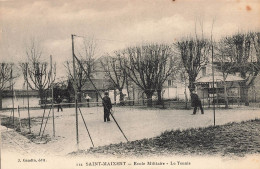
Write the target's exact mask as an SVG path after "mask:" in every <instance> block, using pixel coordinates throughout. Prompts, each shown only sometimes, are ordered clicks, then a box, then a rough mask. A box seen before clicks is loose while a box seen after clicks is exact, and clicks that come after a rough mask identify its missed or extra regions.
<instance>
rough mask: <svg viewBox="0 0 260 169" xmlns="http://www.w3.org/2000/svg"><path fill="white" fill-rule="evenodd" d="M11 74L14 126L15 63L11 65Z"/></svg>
mask: <svg viewBox="0 0 260 169" xmlns="http://www.w3.org/2000/svg"><path fill="white" fill-rule="evenodd" d="M10 74H11V75H10V76H11V89H12V106H13V109H12V112H13V128H14V85H13V65H11V72H10Z"/></svg>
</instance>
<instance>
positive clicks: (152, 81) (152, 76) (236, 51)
mask: <svg viewBox="0 0 260 169" xmlns="http://www.w3.org/2000/svg"><path fill="white" fill-rule="evenodd" d="M259 38H260V33H259V32H257V33H256V32H250V33H244V34H243V33H237V34H235V35H232V36H226V37H223V38H221V39H220V40H219V41H218V42H214V43H213V42H212V41H211V40H208V39H206V38H203V37H202V38H198V37H197V36H196V37H195V38H192V37H190V38H185V39H182V40H179V41H177V42H176V43H174V44H171V45H168V44H158V43H152V44H144V45H140V46H135V47H128V48H125V49H123V50H118V51H115V52H114V53H113V54H110V55H109V54H108V55H107V56H104V57H103V59H99V60H100V64H101V65H102V68H103V70H102V71H103V72H105V74H106V75H107V77H108V78H109V79H110V81H111V83H112V84H113V88H114V89H118V90H119V92H120V100H121V101H122V100H123V93H122V90H123V88H124V87H125V86H127V87H128V85H129V84H131V83H132V84H135V85H136V86H138V87H139V88H140V89H141V90H143V92H144V93H145V94H146V97H147V99H148V106H150V105H151V104H152V102H151V98H152V96H153V94H154V93H155V92H156V93H157V94H158V101H159V102H160V101H161V95H162V88H163V84H164V82H165V81H166V80H167V79H168V78H169V77H171V78H172V77H175V78H177V79H178V78H181V79H183V81H185V82H186V80H187V79H188V88H189V90H190V92H192V91H193V90H194V89H195V84H194V82H195V80H196V78H197V76H198V74H199V72H200V70H201V68H202V67H203V66H205V65H206V64H208V63H209V61H210V59H209V58H211V56H212V55H213V59H214V62H217V63H218V65H219V68H218V69H219V71H221V73H222V75H223V79H224V80H223V84H224V89H225V100H226V105H228V99H227V92H226V91H227V86H226V82H225V80H226V78H227V76H228V74H231V73H234V72H239V74H240V76H241V77H242V78H243V79H245V81H243V82H242V83H241V89H242V91H241V98H242V101H243V102H245V103H246V105H248V89H249V87H250V86H251V85H252V83H253V82H254V79H255V78H256V76H257V75H258V73H259V69H260V54H259V51H260V50H259V47H260V39H259ZM83 44H84V45H83V46H82V48H81V49H80V50H78V53H77V56H78V58H80V61H81V65H83V67H84V69H85V70H86V71H87V74H86V73H85V72H84V71H83V69H82V67H81V66H80V65H79V64H78V63H77V64H76V75H77V76H76V78H75V79H74V77H73V73H72V72H73V71H72V63H71V62H70V61H67V62H66V63H65V67H66V68H67V74H68V79H69V80H70V81H71V82H72V83H74V84H76V88H77V91H78V92H79V93H80V94H81V93H82V92H81V90H82V87H83V86H84V84H86V82H87V81H88V79H89V78H93V76H94V74H95V73H97V72H96V71H97V70H96V69H95V64H96V61H95V59H94V58H95V54H96V43H95V41H93V40H91V41H84V43H83ZM26 55H27V58H28V59H27V62H26V63H20V68H21V70H22V72H23V76H24V79H25V82H26V83H27V84H28V86H29V87H30V88H31V89H33V90H37V91H39V96H40V98H41V99H44V98H43V97H44V91H46V90H47V89H49V88H50V86H51V85H52V84H53V83H54V81H55V75H56V71H55V70H56V68H55V65H54V66H50V65H49V64H48V63H47V62H44V61H43V60H41V56H42V51H41V50H40V48H39V47H38V45H36V43H35V42H34V41H33V43H32V44H31V45H30V46H29V47H28V48H27V49H26ZM9 67H10V66H9ZM9 67H8V66H6V64H4V63H3V64H2V65H1V79H0V82H1V84H0V86H2V87H1V91H2V90H3V89H4V87H7V85H6V83H7V82H8V81H10V79H12V78H10V76H8V75H10V70H11V69H10V68H9ZM99 71H100V70H99ZM52 76H53V78H52ZM176 76H180V77H176ZM79 98H81V96H80V97H79Z"/></svg>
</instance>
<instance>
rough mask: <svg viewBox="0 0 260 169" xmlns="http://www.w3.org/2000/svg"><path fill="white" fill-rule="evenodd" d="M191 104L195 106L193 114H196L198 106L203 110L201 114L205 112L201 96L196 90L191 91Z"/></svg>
mask: <svg viewBox="0 0 260 169" xmlns="http://www.w3.org/2000/svg"><path fill="white" fill-rule="evenodd" d="M191 106H192V107H194V109H193V114H192V115H195V114H196V111H197V108H198V107H199V108H200V110H201V114H204V110H203V107H202V105H201V100H200V98H199V96H198V95H197V93H196V92H195V91H193V92H192V93H191Z"/></svg>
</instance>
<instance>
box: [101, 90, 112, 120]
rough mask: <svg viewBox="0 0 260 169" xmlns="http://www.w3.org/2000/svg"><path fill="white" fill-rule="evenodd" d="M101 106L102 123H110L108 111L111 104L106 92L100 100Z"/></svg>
mask: <svg viewBox="0 0 260 169" xmlns="http://www.w3.org/2000/svg"><path fill="white" fill-rule="evenodd" d="M102 104H103V107H104V122H106V121H110V118H109V115H110V109H112V104H111V100H110V98H109V96H108V92H105V96H104V97H103V99H102Z"/></svg>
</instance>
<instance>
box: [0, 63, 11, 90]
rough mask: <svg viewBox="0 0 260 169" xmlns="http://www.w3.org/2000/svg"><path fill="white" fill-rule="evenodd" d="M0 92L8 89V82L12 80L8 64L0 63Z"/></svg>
mask: <svg viewBox="0 0 260 169" xmlns="http://www.w3.org/2000/svg"><path fill="white" fill-rule="evenodd" d="M0 65H1V68H0V69H1V70H0V91H3V90H4V89H7V88H10V87H11V85H12V84H11V83H10V81H11V80H12V79H13V77H12V64H10V63H0Z"/></svg>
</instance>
